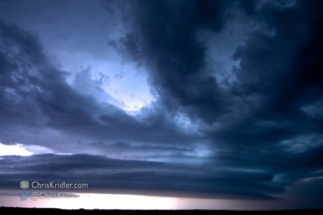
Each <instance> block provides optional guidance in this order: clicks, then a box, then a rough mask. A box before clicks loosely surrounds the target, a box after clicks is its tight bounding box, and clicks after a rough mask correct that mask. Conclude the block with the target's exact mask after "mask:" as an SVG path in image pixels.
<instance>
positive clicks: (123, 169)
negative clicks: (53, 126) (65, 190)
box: [0, 154, 284, 199]
mask: <svg viewBox="0 0 323 215" xmlns="http://www.w3.org/2000/svg"><path fill="white" fill-rule="evenodd" d="M3 158H4V159H3V160H0V163H1V172H4V171H5V172H6V173H1V181H0V186H1V188H2V189H4V188H12V189H15V188H17V186H18V185H19V181H21V180H22V178H23V179H24V180H29V181H41V182H46V181H56V182H58V181H60V182H61V181H66V182H67V183H77V182H78V183H88V185H89V188H90V190H88V192H90V191H91V190H98V189H100V190H101V192H104V190H105V191H106V192H107V191H109V190H111V189H116V190H123V192H126V193H130V194H131V193H133V192H138V190H141V192H142V194H144V193H145V192H147V191H155V194H157V195H158V194H160V193H162V194H163V195H167V193H168V195H173V194H174V193H177V195H180V196H187V195H188V196H196V197H224V198H227V197H228V196H231V198H238V199H239V198H247V199H249V198H250V199H275V198H273V197H270V196H268V195H266V193H267V192H269V193H280V192H283V190H284V189H283V187H282V186H280V185H279V184H276V183H275V182H272V181H271V180H272V178H273V176H272V174H270V173H269V172H264V171H259V172H248V171H243V170H234V169H225V168H215V169H210V168H207V167H203V166H200V167H199V168H192V167H191V166H190V165H184V164H168V163H164V162H151V161H133V160H128V161H127V160H114V159H109V158H106V157H102V156H93V155H92V156H91V155H70V156H59V155H50V154H48V155H35V156H31V157H25V158H22V157H15V156H7V157H3ZM6 174H10V180H7V179H6V178H7V177H6ZM82 191H83V192H84V191H85V192H87V191H86V190H82ZM80 192H81V191H80Z"/></svg>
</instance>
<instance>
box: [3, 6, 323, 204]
mask: <svg viewBox="0 0 323 215" xmlns="http://www.w3.org/2000/svg"><path fill="white" fill-rule="evenodd" d="M67 2H68V3H66V4H65V3H62V2H60V3H53V2H52V1H48V3H40V2H39V1H32V3H31V4H34V5H35V6H37V5H38V6H39V7H41V8H42V10H43V12H44V13H41V14H39V15H37V14H33V15H31V16H30V17H29V19H30V20H34V19H33V18H35V19H36V18H38V17H39V18H41V17H45V18H48V17H51V16H52V15H53V14H56V13H57V14H63V13H64V11H65V9H64V10H63V9H61V8H60V7H59V5H64V4H65V6H66V8H73V7H74V6H75V5H76V3H75V2H73V1H67ZM94 2H95V3H90V2H82V3H80V4H79V5H80V6H79V7H76V9H75V11H73V12H72V13H71V14H69V15H66V17H74V18H73V19H69V20H67V22H66V23H63V22H59V18H55V19H49V18H48V20H49V21H48V26H52V28H53V31H54V32H55V31H58V30H59V29H61V30H62V29H64V30H66V31H67V32H68V31H70V32H71V33H70V34H60V37H58V38H54V37H52V36H48V34H46V33H44V32H48V31H49V30H48V26H47V25H46V26H45V25H42V24H41V23H40V22H39V23H38V25H36V24H35V23H34V21H33V22H32V21H30V22H29V24H28V23H27V24H26V23H25V22H23V21H22V20H24V17H27V14H29V12H30V11H31V10H33V9H31V8H27V9H24V10H22V12H21V13H20V14H19V15H17V16H16V17H14V16H11V15H10V14H9V13H3V15H0V144H2V145H7V146H13V145H15V144H17V143H19V144H22V146H23V147H25V148H26V149H28V146H40V147H44V148H46V149H48V150H51V151H52V152H53V153H52V154H37V153H34V155H31V156H27V157H20V156H9V155H8V156H2V157H0V189H15V188H16V186H17V184H18V182H19V181H20V180H22V179H28V180H30V181H32V180H35V181H49V180H55V181H85V182H87V183H89V185H90V186H91V189H92V188H93V191H95V192H112V190H114V191H113V192H116V193H118V192H119V193H140V194H146V195H165V196H180V197H203V198H223V199H242V200H243V199H250V200H277V201H283V200H282V199H284V198H292V197H291V195H289V193H288V192H286V188H288V187H294V186H296V187H297V185H296V184H299V187H300V188H299V189H296V191H295V192H296V193H294V194H293V195H294V196H299V198H300V199H301V198H302V197H301V196H302V195H301V193H304V192H305V191H304V190H303V191H302V189H303V188H302V187H303V186H304V187H306V186H308V187H309V189H308V192H307V195H311V193H312V194H313V195H314V196H315V195H316V196H317V198H316V197H313V201H312V202H313V203H308V202H307V201H305V200H304V205H303V207H318V202H319V201H317V200H318V199H319V198H320V195H318V194H317V192H316V191H317V190H315V188H313V187H315V186H316V187H317V188H318V189H319V190H320V189H321V188H322V169H323V160H322V156H323V141H322V137H323V133H322V131H323V73H322V71H323V64H322V59H323V56H322V53H323V52H322V50H323V40H322V38H323V30H322V28H321V23H322V20H323V13H322V11H321V9H320V8H322V6H323V3H322V1H315V0H311V1H305V0H303V1H302V0H299V1H278V0H277V1H265V0H264V1H252V0H249V1H245V0H240V1H238V0H228V1H222V0H210V1H208V0H203V1H202V0H201V1H195V0H186V1H184V0H183V1H182V0H176V1H159V0H155V1H147V0H134V1H113V0H112V1H94ZM11 4H12V5H11ZM53 4H54V5H56V4H57V7H54V8H53V9H52V10H51V9H50V8H51V6H52V5H53ZM0 5H3V7H4V8H9V7H10V5H11V6H12V10H13V11H14V10H16V9H17V8H19V7H20V6H19V7H18V5H19V4H17V3H14V2H13V3H9V2H8V1H4V2H1V3H0ZM93 5H95V6H93ZM49 10H51V13H49V14H47V13H46V11H49ZM93 11H96V12H97V14H98V16H97V17H96V18H93V20H92V21H91V16H89V14H92V15H93ZM0 12H1V10H0ZM0 14H1V13H0ZM82 14H83V15H84V14H85V16H81V15H82ZM47 16H48V17H47ZM53 17H56V16H53ZM63 17H64V16H63ZM57 20H58V21H57ZM75 20H78V21H75ZM79 22H82V23H83V25H82V26H78V25H75V23H79ZM33 23H34V24H33ZM92 23H101V24H102V25H101V27H102V29H101V27H97V26H99V25H96V26H93V25H92ZM31 26H34V27H33V28H36V29H37V28H38V30H37V31H32V30H30V27H31ZM72 26H74V28H72ZM69 29H70V30H69ZM106 29H108V30H106ZM73 32H74V33H73ZM75 32H80V34H76V33H75ZM81 32H86V33H85V34H84V35H82V34H81ZM99 34H100V35H104V36H103V38H104V39H102V38H100V39H98V38H97V37H96V36H97V35H99ZM71 35H74V37H73V38H72V36H71ZM42 37H43V38H44V39H42ZM91 37H93V38H96V39H93V41H92V42H89V38H91ZM64 38H66V41H67V42H66V44H65V48H64V49H63V50H61V51H58V50H57V49H55V47H54V46H53V45H51V44H52V43H53V44H62V40H63V39H64ZM71 38H72V39H71ZM72 41H74V42H72ZM61 47H64V46H61ZM100 47H102V55H100V50H101V49H100ZM51 50H52V51H53V52H51ZM62 53H65V54H62ZM66 53H68V54H66ZM84 53H87V54H84ZM112 53H113V54H112ZM60 54H61V56H60ZM55 55H56V56H55ZM83 55H84V56H87V55H88V56H90V57H88V58H87V57H82V59H83V60H84V61H85V62H81V61H78V60H79V59H81V57H79V56H83ZM112 55H115V56H113V57H111V56H112ZM65 58H66V59H65ZM62 59H64V60H63V62H60V60H62ZM119 61H120V62H119ZM75 62H76V63H75ZM95 62H96V63H95ZM104 63H106V64H104ZM61 64H63V65H61ZM64 64H65V66H64ZM72 64H73V66H71V65H72ZM74 65H78V66H79V67H80V68H81V69H80V70H79V71H74V70H69V69H68V68H74ZM116 65H117V66H116ZM115 70H118V72H117V73H113V72H114V71H115ZM119 70H121V71H119ZM139 76H140V77H141V76H142V77H145V78H146V79H147V82H146V83H144V82H139V81H135V80H141V79H136V78H138V77H139ZM70 80H72V81H70ZM120 80H134V81H133V82H136V83H133V84H137V87H132V86H134V85H131V84H132V83H131V82H118V83H122V84H121V86H118V87H121V89H122V90H119V89H118V90H114V89H113V87H115V86H116V85H114V83H117V81H120ZM123 84H124V85H123ZM144 85H145V87H146V85H147V86H149V88H150V91H149V92H148V91H147V92H145V93H146V94H147V95H148V94H149V95H151V96H152V97H153V98H154V100H151V101H150V102H147V101H145V102H146V103H149V104H146V103H145V104H146V105H145V106H142V107H141V108H139V110H137V111H134V112H135V113H133V112H131V111H129V110H127V109H126V108H124V107H125V106H126V105H125V104H126V103H127V102H128V103H129V101H126V99H125V98H135V93H142V92H141V91H143V90H142V89H146V88H147V89H148V87H146V88H142V87H143V86H144ZM118 93H119V94H118ZM124 94H129V95H131V96H128V97H122V96H118V95H124ZM131 102H133V100H131ZM140 102H141V103H140V104H143V101H140ZM138 105H139V101H138V104H137V106H138ZM63 154H65V155H63ZM66 154H68V155H66ZM306 184H307V185H306ZM297 190H298V191H297ZM297 192H299V193H298V194H299V195H298V194H297ZM281 196H283V197H281ZM297 198H298V197H297ZM301 201H302V200H301ZM300 208H302V204H300Z"/></svg>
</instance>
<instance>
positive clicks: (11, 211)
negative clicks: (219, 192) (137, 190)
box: [0, 207, 323, 215]
mask: <svg viewBox="0 0 323 215" xmlns="http://www.w3.org/2000/svg"><path fill="white" fill-rule="evenodd" d="M189 212H195V213H196V214H200V213H207V214H259V213H260V214H277V213H285V214H287V213H289V212H291V213H293V214H294V213H295V212H301V213H302V214H322V212H323V209H308V210H281V211H279V210H272V211H229V210H98V209H95V210H85V209H82V208H81V209H78V210H62V209H46V208H7V207H0V214H1V215H2V214H5V215H7V214H9V215H11V214H14V213H16V214H17V213H18V214H19V213H20V214H21V215H25V214H34V213H42V214H44V215H49V214H58V215H61V214H62V213H66V214H69V215H70V214H72V213H75V214H78V213H83V214H84V213H85V214H90V213H95V214H98V213H99V214H121V213H126V214H164V213H172V214H178V213H187V214H188V213H189Z"/></svg>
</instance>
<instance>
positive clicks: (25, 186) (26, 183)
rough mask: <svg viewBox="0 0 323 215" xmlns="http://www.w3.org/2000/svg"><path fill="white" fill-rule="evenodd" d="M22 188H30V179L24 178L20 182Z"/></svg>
mask: <svg viewBox="0 0 323 215" xmlns="http://www.w3.org/2000/svg"><path fill="white" fill-rule="evenodd" d="M20 188H21V189H24V190H25V189H28V188H29V181H26V180H23V181H21V182H20Z"/></svg>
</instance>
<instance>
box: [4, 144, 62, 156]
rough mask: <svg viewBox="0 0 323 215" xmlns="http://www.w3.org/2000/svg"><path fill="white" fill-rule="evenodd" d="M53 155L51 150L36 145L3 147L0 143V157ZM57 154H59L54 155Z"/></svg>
mask: <svg viewBox="0 0 323 215" xmlns="http://www.w3.org/2000/svg"><path fill="white" fill-rule="evenodd" d="M49 153H54V152H53V151H52V150H50V149H48V148H46V147H43V146H37V145H24V144H15V145H4V144H2V143H0V156H11V155H16V156H31V155H37V154H49ZM54 154H59V153H54Z"/></svg>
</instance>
